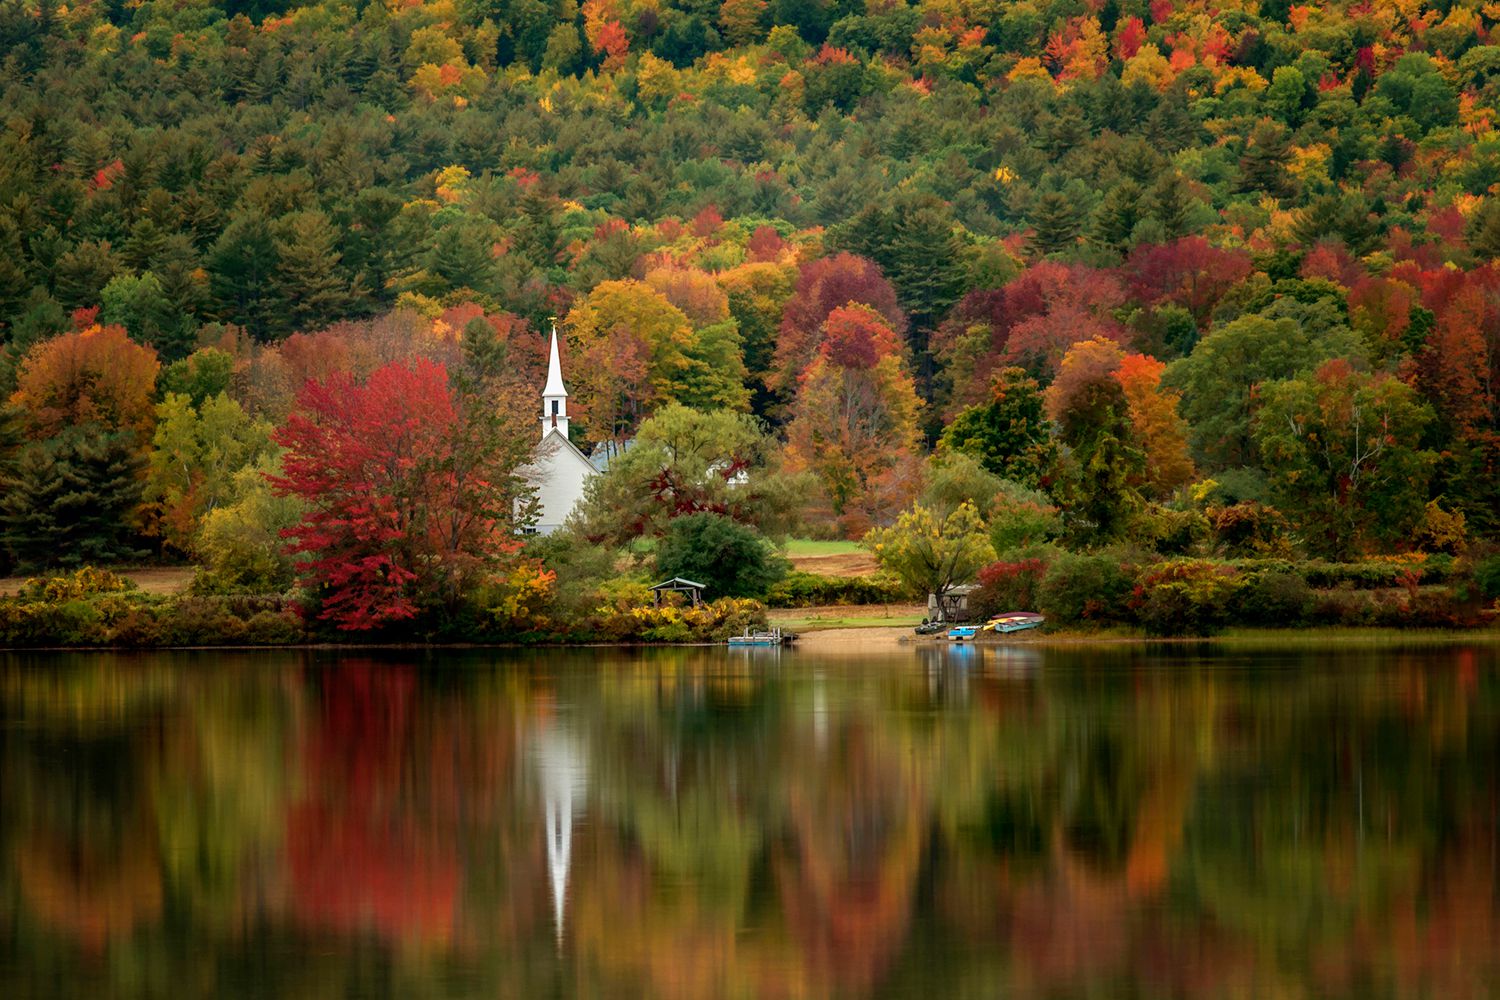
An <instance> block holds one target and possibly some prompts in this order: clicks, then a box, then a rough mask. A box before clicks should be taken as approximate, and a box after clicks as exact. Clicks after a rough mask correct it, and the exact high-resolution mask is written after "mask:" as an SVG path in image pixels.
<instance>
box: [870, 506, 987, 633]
mask: <svg viewBox="0 0 1500 1000" xmlns="http://www.w3.org/2000/svg"><path fill="white" fill-rule="evenodd" d="M861 544H863V545H864V546H865V547H866V548H868V549H869V550H870V551H871V553H873V554H874V556H875V561H876V562H877V563H879V564H880V567H881V568H882V569H884V570H886V571H887V572H889V573H891V574H893V575H894V576H895V577H896V578H897V579H898V580H900V581H901V582H902V583H904V584H905V585H906V586H907V588H908V589H909V590H910V591H912V593H914V594H931V595H933V596H935V597H936V598H937V601H938V616H939V618H940V619H941V617H942V615H943V611H942V608H943V598H944V597H945V596H946V595H947V594H948V593H949V592H950V591H951V590H952V589H953V588H954V587H958V586H962V585H963V584H966V583H971V582H972V581H973V580H974V578H975V577H976V576H977V575H978V574H979V570H980V569H981V568H982V567H984V566H985V565H986V564H988V563H989V562H990V561H991V560H993V559H994V558H995V552H994V550H993V549H992V548H990V540H989V538H988V537H987V535H986V533H985V526H984V518H982V517H980V516H979V511H977V510H975V509H974V505H973V504H970V503H963V504H960V505H959V506H958V507H957V508H955V509H954V510H953V511H952V512H951V513H949V514H948V515H947V516H946V517H945V516H942V515H941V514H938V513H936V512H935V511H932V510H930V509H928V508H927V507H924V506H922V505H921V504H917V505H916V506H914V507H912V509H911V510H908V511H905V512H903V513H902V514H901V516H900V517H898V518H897V519H896V523H895V524H894V525H892V526H891V527H889V528H874V529H872V530H871V531H870V532H869V533H868V534H867V535H865V537H864V540H863V542H862V543H861Z"/></svg>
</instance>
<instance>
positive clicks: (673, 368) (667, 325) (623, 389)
mask: <svg viewBox="0 0 1500 1000" xmlns="http://www.w3.org/2000/svg"><path fill="white" fill-rule="evenodd" d="M564 329H565V330H566V332H567V334H568V340H569V347H570V349H571V350H572V351H573V352H575V353H576V354H578V355H579V356H581V357H582V358H583V359H584V360H583V364H582V365H575V366H574V369H573V370H574V371H575V372H576V374H575V375H574V379H575V380H576V383H577V388H576V390H575V391H576V393H577V396H578V398H577V404H578V408H579V411H580V414H581V416H582V421H581V423H582V425H583V426H584V428H585V429H586V430H587V431H588V433H589V434H591V435H593V436H596V437H606V436H611V435H612V434H614V433H615V432H616V431H618V430H624V429H628V427H629V426H633V425H634V424H635V423H636V422H637V421H638V420H639V419H640V417H641V415H642V414H643V413H644V412H645V411H646V410H648V409H650V408H651V407H652V406H654V405H656V404H657V403H659V402H662V401H665V400H670V399H675V398H677V395H678V393H679V392H680V391H681V388H682V384H683V378H684V375H685V374H686V371H687V368H688V360H687V354H686V352H687V350H688V349H689V348H690V347H691V346H692V344H693V325H692V323H691V322H690V321H689V320H688V318H687V316H686V315H685V314H684V313H683V311H682V310H681V309H678V308H677V307H676V306H674V305H673V304H672V303H671V302H669V301H668V300H667V298H666V296H664V295H662V294H661V293H660V292H658V291H657V290H656V289H654V288H652V287H651V286H650V285H647V284H646V283H645V282H641V281H634V280H630V279H626V280H623V281H606V282H603V283H602V284H599V285H597V286H595V288H594V290H593V291H591V292H589V293H588V295H586V296H584V297H583V299H581V300H580V301H579V302H578V304H577V305H575V306H574V307H573V310H572V311H571V312H570V313H568V317H567V320H566V321H565V323H564Z"/></svg>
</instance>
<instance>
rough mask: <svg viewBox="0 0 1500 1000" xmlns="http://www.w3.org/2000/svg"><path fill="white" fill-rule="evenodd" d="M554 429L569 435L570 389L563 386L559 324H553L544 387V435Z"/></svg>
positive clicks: (564, 435) (565, 435) (563, 434)
mask: <svg viewBox="0 0 1500 1000" xmlns="http://www.w3.org/2000/svg"><path fill="white" fill-rule="evenodd" d="M553 430H556V431H558V432H559V433H561V434H562V436H563V437H564V438H566V437H567V436H568V390H567V389H565V388H564V387H563V380H562V363H561V362H560V361H559V360H558V357H557V324H556V323H553V324H552V349H551V352H550V354H549V356H548V358H547V385H546V386H545V387H544V388H543V389H542V437H544V438H545V437H546V436H547V435H548V434H550V433H552V431H553Z"/></svg>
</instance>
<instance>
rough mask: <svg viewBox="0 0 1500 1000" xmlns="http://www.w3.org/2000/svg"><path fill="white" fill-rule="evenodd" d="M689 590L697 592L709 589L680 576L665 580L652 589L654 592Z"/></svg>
mask: <svg viewBox="0 0 1500 1000" xmlns="http://www.w3.org/2000/svg"><path fill="white" fill-rule="evenodd" d="M689 588H691V589H695V590H706V589H707V587H706V586H705V585H704V584H701V583H694V582H693V581H692V580H684V579H683V578H682V577H680V576H674V577H672V579H670V580H663V581H662V582H661V583H658V584H657V585H656V586H654V587H652V588H651V589H652V590H688V589H689Z"/></svg>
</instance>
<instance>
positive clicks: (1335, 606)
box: [1313, 587, 1482, 628]
mask: <svg viewBox="0 0 1500 1000" xmlns="http://www.w3.org/2000/svg"><path fill="white" fill-rule="evenodd" d="M1313 616H1314V618H1315V620H1316V621H1317V623H1318V624H1320V625H1345V626H1351V627H1365V628H1368V627H1385V628H1473V627H1474V626H1476V625H1479V624H1481V623H1482V621H1481V619H1480V617H1479V616H1478V615H1477V614H1475V613H1474V612H1473V611H1472V610H1471V609H1469V608H1468V607H1466V606H1465V605H1464V604H1463V602H1461V601H1460V600H1459V599H1458V595H1457V594H1455V593H1454V592H1453V590H1452V589H1451V588H1448V587H1428V588H1424V589H1422V590H1419V591H1417V592H1416V593H1410V592H1407V591H1400V590H1385V591H1375V590H1330V591H1325V592H1323V593H1321V594H1319V595H1318V597H1317V603H1316V606H1315V608H1314V611H1313Z"/></svg>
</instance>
